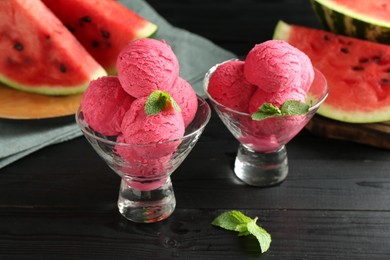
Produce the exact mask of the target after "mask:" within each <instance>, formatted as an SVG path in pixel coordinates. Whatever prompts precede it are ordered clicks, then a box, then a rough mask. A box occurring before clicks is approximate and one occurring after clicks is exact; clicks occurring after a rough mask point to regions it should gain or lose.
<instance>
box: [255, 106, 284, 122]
mask: <svg viewBox="0 0 390 260" xmlns="http://www.w3.org/2000/svg"><path fill="white" fill-rule="evenodd" d="M281 114H282V112H281V111H280V109H279V108H278V107H277V106H274V105H272V104H271V103H264V104H262V105H261V106H260V108H259V110H258V111H256V112H255V113H253V114H252V119H253V120H263V119H266V118H269V117H273V116H280V115H281Z"/></svg>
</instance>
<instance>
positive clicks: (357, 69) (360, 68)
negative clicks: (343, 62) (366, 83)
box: [352, 66, 364, 71]
mask: <svg viewBox="0 0 390 260" xmlns="http://www.w3.org/2000/svg"><path fill="white" fill-rule="evenodd" d="M352 69H353V70H355V71H362V70H364V68H363V67H362V66H354V67H352Z"/></svg>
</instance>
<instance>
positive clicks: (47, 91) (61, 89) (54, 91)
mask: <svg viewBox="0 0 390 260" xmlns="http://www.w3.org/2000/svg"><path fill="white" fill-rule="evenodd" d="M106 75H107V72H106V71H105V70H104V69H103V68H102V67H100V68H98V69H97V70H96V72H95V73H93V74H92V75H91V77H90V80H88V81H86V82H83V83H81V84H79V85H72V86H62V85H58V86H55V85H40V86H27V85H22V84H20V83H18V82H15V81H13V80H11V79H9V78H7V77H4V76H3V75H1V74H0V82H2V83H4V84H5V85H7V87H10V88H13V89H17V90H21V91H24V92H29V93H35V94H42V95H50V96H66V95H73V94H80V93H83V92H84V91H85V90H86V89H87V87H88V85H89V82H90V81H91V80H94V79H97V78H99V77H102V76H106Z"/></svg>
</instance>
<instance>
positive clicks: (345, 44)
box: [274, 21, 390, 123]
mask: <svg viewBox="0 0 390 260" xmlns="http://www.w3.org/2000/svg"><path fill="white" fill-rule="evenodd" d="M274 38H275V39H281V40H285V41H287V42H289V43H290V44H291V45H293V46H295V47H297V48H298V49H300V50H302V51H303V52H305V53H306V54H307V55H308V56H309V57H310V59H311V61H312V63H313V65H314V66H315V67H316V68H317V69H319V70H320V71H322V72H323V74H324V75H325V77H326V78H327V81H328V85H329V96H328V98H327V99H326V100H325V102H324V103H323V104H322V105H321V107H320V108H319V110H318V113H319V114H320V115H323V116H325V117H328V118H332V119H335V120H339V121H343V122H351V123H371V122H381V121H387V120H390V46H388V45H384V44H379V43H374V42H370V41H366V40H360V39H356V38H352V37H346V36H340V35H336V34H333V33H331V32H327V31H323V30H317V29H312V28H307V27H302V26H296V25H288V24H286V23H284V22H282V21H280V22H279V23H278V24H277V26H276V29H275V34H274Z"/></svg>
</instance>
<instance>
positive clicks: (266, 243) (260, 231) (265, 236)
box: [247, 218, 271, 253]
mask: <svg viewBox="0 0 390 260" xmlns="http://www.w3.org/2000/svg"><path fill="white" fill-rule="evenodd" d="M256 221H257V218H255V219H254V220H253V221H251V222H249V223H248V224H247V228H248V231H249V233H251V234H252V235H254V236H255V237H256V238H257V241H259V244H260V249H261V252H262V253H264V252H266V251H267V250H268V249H269V247H270V245H271V235H270V234H269V233H268V232H267V231H266V230H265V229H264V228H262V227H260V226H258V225H257V224H256Z"/></svg>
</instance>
